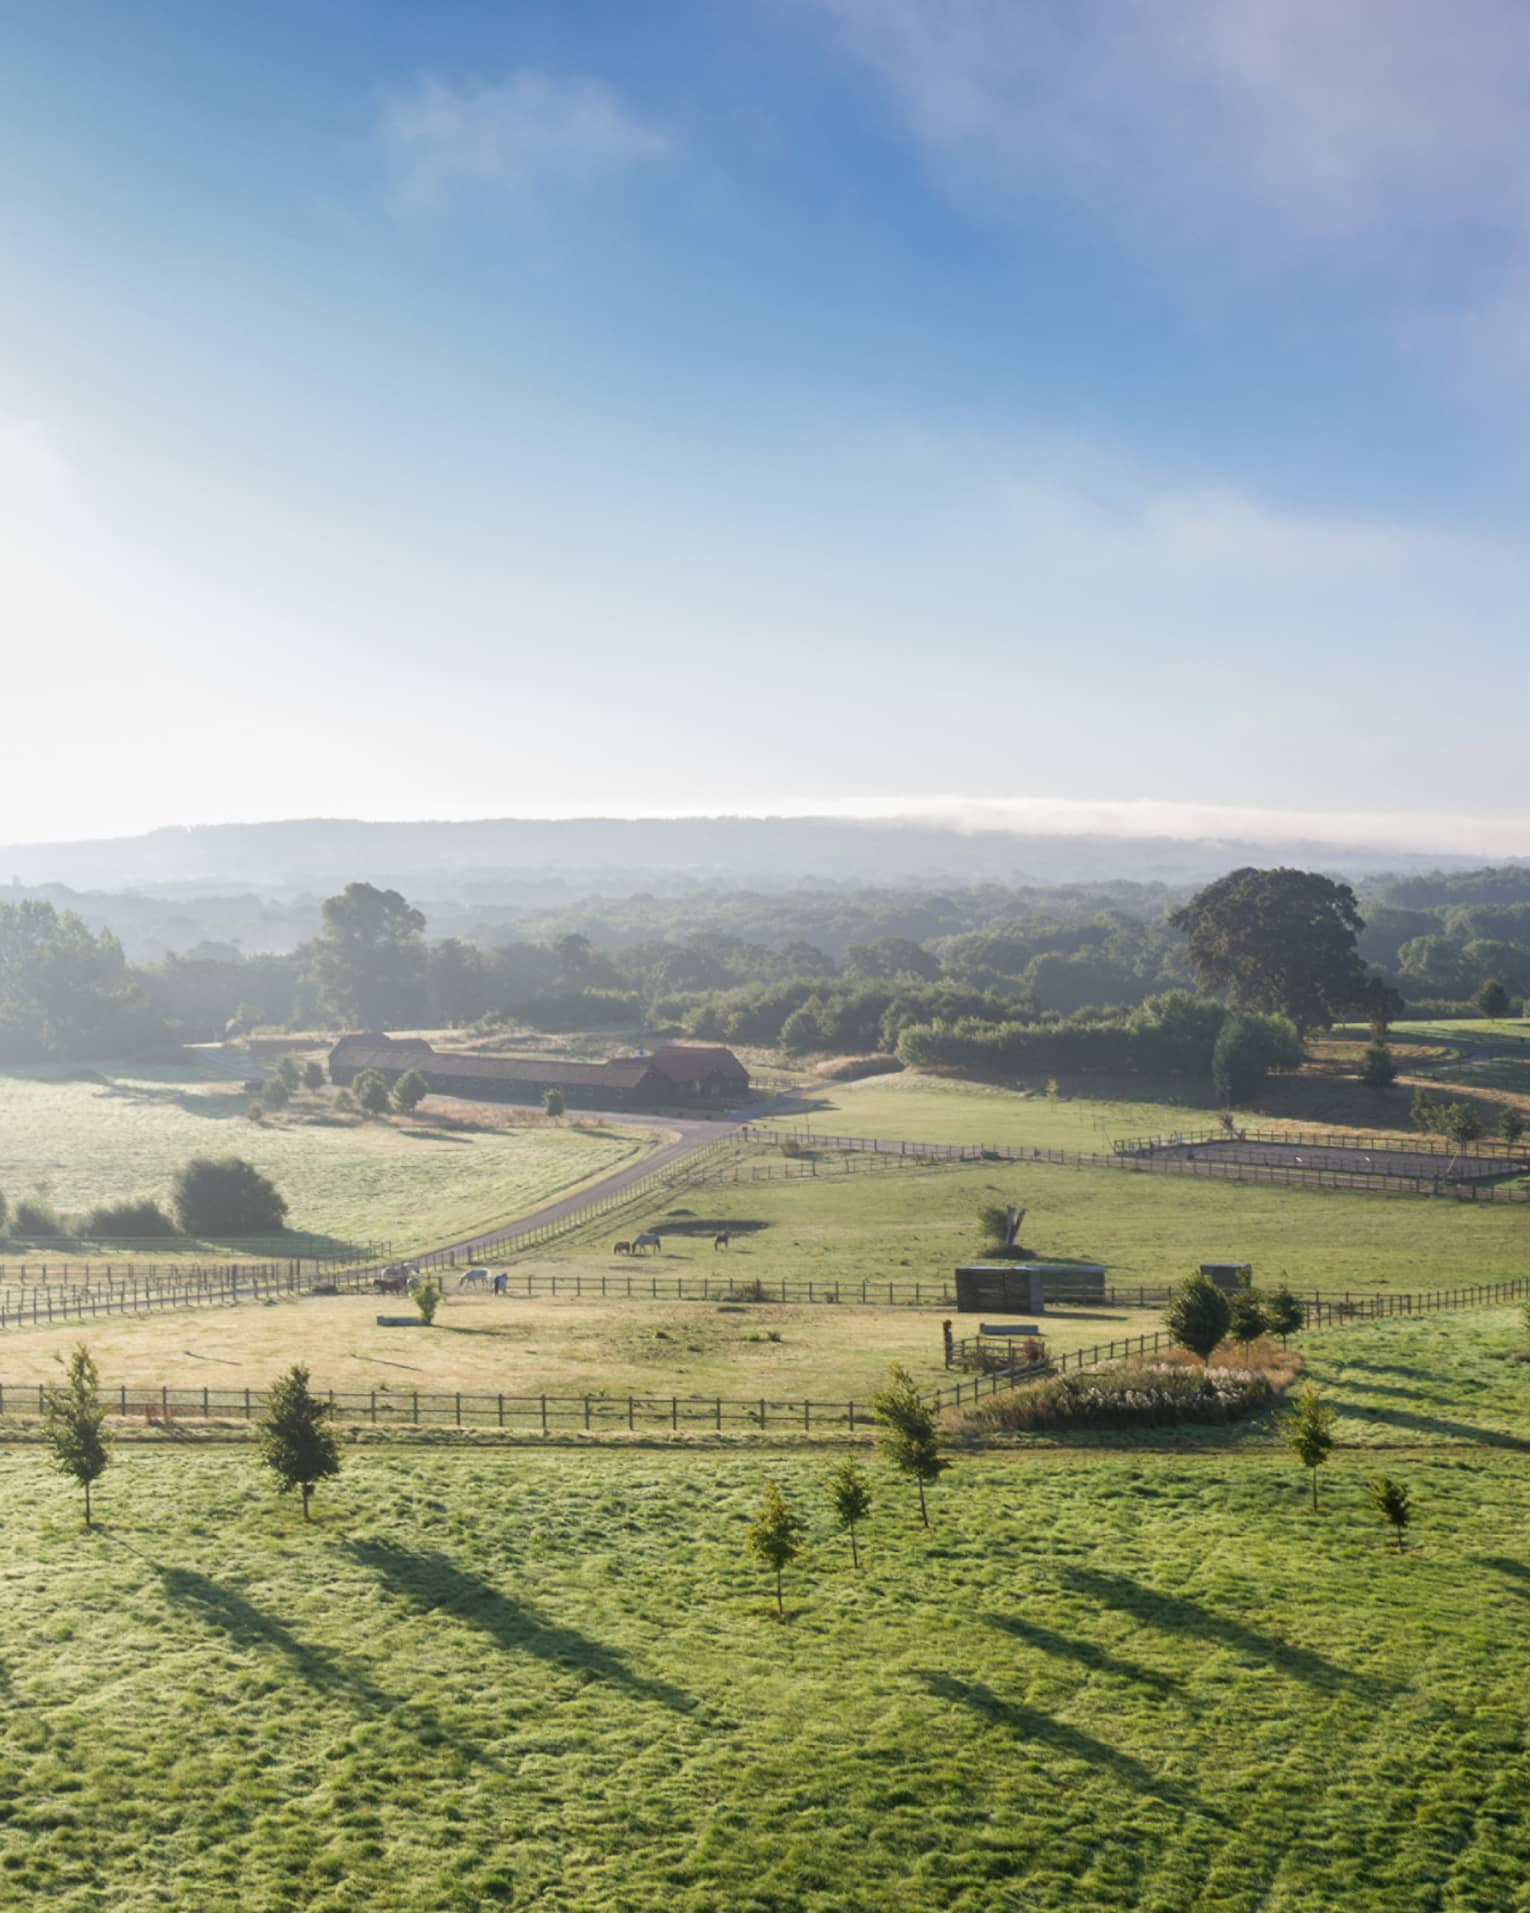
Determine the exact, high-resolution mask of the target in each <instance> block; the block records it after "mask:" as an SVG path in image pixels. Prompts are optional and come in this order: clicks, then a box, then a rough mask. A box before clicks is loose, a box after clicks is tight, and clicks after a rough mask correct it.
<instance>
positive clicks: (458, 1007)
mask: <svg viewBox="0 0 1530 1913" xmlns="http://www.w3.org/2000/svg"><path fill="white" fill-rule="evenodd" d="M1239 874H1241V875H1250V874H1252V875H1258V874H1259V873H1239ZM1286 874H1287V875H1288V876H1290V877H1292V878H1298V877H1300V878H1301V881H1303V882H1305V883H1306V884H1308V885H1312V886H1318V887H1319V888H1318V890H1316V891H1314V892H1313V895H1314V896H1315V897H1317V899H1318V901H1317V905H1316V906H1315V907H1316V910H1317V914H1318V915H1319V916H1321V915H1322V914H1323V912H1324V911H1326V910H1328V909H1329V906H1330V905H1331V904H1332V905H1334V910H1335V912H1336V914H1334V915H1333V920H1332V922H1331V923H1330V926H1329V927H1330V929H1331V930H1332V931H1333V934H1334V939H1335V941H1334V943H1333V949H1332V950H1331V951H1329V952H1327V954H1322V953H1321V952H1316V946H1313V945H1312V944H1311V942H1310V939H1311V936H1312V934H1313V933H1312V921H1314V920H1315V919H1313V918H1311V913H1310V912H1309V913H1308V914H1307V915H1303V914H1302V910H1305V909H1306V905H1303V906H1301V909H1299V910H1298V913H1297V917H1296V918H1294V919H1293V921H1292V923H1291V924H1290V925H1287V926H1285V928H1282V927H1281V926H1280V925H1279V924H1278V923H1277V922H1276V919H1275V918H1274V917H1269V916H1264V917H1261V916H1259V914H1258V913H1259V911H1260V910H1262V909H1264V907H1265V906H1264V904H1262V903H1259V904H1249V903H1248V902H1247V900H1245V902H1244V904H1243V905H1242V906H1240V907H1243V908H1244V909H1245V910H1246V911H1252V913H1253V914H1251V915H1249V918H1248V921H1249V924H1250V925H1251V926H1252V930H1253V932H1254V944H1255V946H1256V967H1258V966H1259V965H1263V964H1267V959H1268V958H1269V953H1270V951H1271V950H1276V951H1277V952H1278V949H1279V946H1280V941H1281V938H1282V936H1285V935H1287V934H1288V933H1289V936H1290V937H1291V938H1294V939H1295V942H1294V944H1293V947H1292V949H1291V951H1290V952H1289V953H1288V954H1289V957H1290V961H1289V963H1288V965H1287V974H1288V982H1287V983H1286V984H1285V985H1283V986H1281V987H1278V988H1275V989H1274V990H1273V991H1272V990H1268V989H1263V988H1262V986H1259V985H1258V984H1257V981H1251V980H1250V978H1249V977H1247V976H1244V977H1241V978H1240V976H1239V974H1238V973H1237V972H1236V970H1235V969H1223V970H1219V969H1218V968H1217V966H1216V962H1215V961H1214V960H1213V961H1211V962H1209V963H1208V961H1207V958H1206V952H1205V950H1199V951H1198V949H1197V942H1196V934H1195V932H1194V930H1193V928H1192V925H1191V923H1190V921H1189V916H1190V912H1191V910H1192V909H1193V908H1194V907H1195V902H1196V901H1197V900H1198V899H1201V898H1207V897H1211V896H1213V895H1214V894H1216V893H1217V892H1218V890H1219V886H1218V885H1212V886H1209V887H1208V888H1207V889H1205V890H1203V891H1201V892H1199V893H1197V899H1196V900H1192V899H1191V898H1190V897H1188V896H1187V895H1182V894H1176V893H1173V892H1169V891H1166V890H1164V889H1163V888H1162V887H1160V886H1156V885H1143V886H1135V885H1131V884H1123V883H1110V884H1102V885H1075V886H1067V887H1054V888H1050V889H1044V890H1043V889H1037V890H1009V889H1004V888H1001V887H998V886H983V887H980V888H976V889H969V890H949V891H935V890H930V889H925V888H916V887H910V888H908V889H904V890H892V889H866V890H860V891H840V890H824V889H818V888H813V887H809V886H805V887H803V888H801V889H799V890H796V891H792V892H788V893H783V894H781V895H764V894H758V895H756V894H737V893H730V894H726V895H711V896H706V897H691V898H685V899H676V898H656V897H651V896H640V897H633V898H630V899H627V900H626V901H624V902H620V901H618V902H613V901H611V900H610V899H599V900H597V901H594V902H592V903H591V904H590V905H589V906H588V907H587V908H586V909H584V910H582V911H581V910H569V911H563V912H560V913H559V914H558V915H556V916H551V917H539V918H533V919H531V920H530V922H529V932H532V933H528V934H526V935H524V936H519V937H516V938H513V939H508V940H496V939H494V938H492V937H490V936H487V935H485V936H481V937H471V938H470V937H461V936H447V937H432V936H431V935H430V929H431V925H430V922H429V921H428V918H427V914H426V912H425V911H424V910H422V909H418V908H415V907H414V906H413V905H412V904H411V903H409V902H408V901H407V900H406V899H405V898H403V897H402V896H400V895H399V894H398V893H397V892H395V891H388V890H378V889H376V888H374V887H373V886H372V885H370V884H352V885H349V886H348V887H347V888H346V889H345V890H344V891H343V892H341V893H339V894H338V895H336V896H333V897H330V898H328V899H327V900H325V901H324V902H323V904H322V905H321V906H320V911H319V921H320V928H319V932H318V934H317V935H316V936H314V937H311V938H309V939H308V940H307V941H305V942H303V943H301V944H299V945H298V946H297V947H296V948H294V949H291V950H286V951H280V952H263V953H259V954H254V955H246V954H244V953H243V952H242V951H241V950H240V949H239V948H238V947H236V945H235V944H234V943H232V942H220V941H213V940H207V939H203V940H202V941H199V942H197V943H195V944H193V945H191V946H190V947H188V948H187V949H186V950H184V951H181V952H174V953H171V954H169V955H166V956H165V957H163V958H162V959H161V960H159V961H157V962H153V963H138V964H134V963H130V962H129V961H128V959H127V957H126V955H125V954H124V950H123V947H122V945H121V943H120V942H119V941H118V939H117V938H116V936H115V935H114V934H113V932H112V931H111V930H110V929H109V928H93V927H91V926H90V925H89V924H87V923H86V922H85V921H84V920H82V918H81V917H80V915H79V914H78V913H76V912H74V911H72V910H70V909H68V908H63V907H60V905H59V903H58V902H56V901H54V900H51V899H43V898H37V897H29V898H25V899H23V900H21V901H20V902H16V903H0V1059H3V1060H6V1061H10V1062H33V1061H40V1060H46V1059H49V1058H70V1057H76V1058H77V1057H84V1056H93V1055H108V1054H115V1055H142V1054H150V1053H154V1052H155V1051H163V1050H165V1049H167V1048H169V1047H171V1046H173V1045H174V1044H176V1043H179V1042H184V1041H209V1040H214V1039H216V1038H218V1037H221V1036H224V1035H226V1034H228V1033H231V1032H233V1033H239V1032H248V1031H253V1030H257V1029H286V1028H341V1027H349V1028H355V1027H387V1028H400V1027H405V1028H407V1027H475V1026H476V1027H481V1028H484V1029H487V1030H493V1029H495V1028H499V1027H506V1028H510V1027H528V1028H532V1029H537V1030H542V1031H552V1032H556V1031H573V1030H580V1031H600V1030H609V1031H612V1032H613V1033H614V1032H617V1031H622V1032H628V1031H635V1030H639V1029H648V1030H657V1029H663V1030H671V1031H678V1032H683V1033H684V1034H687V1035H689V1036H692V1037H696V1038H701V1039H708V1040H717V1041H726V1042H732V1043H738V1044H745V1045H760V1046H769V1047H773V1048H774V1047H779V1048H781V1049H783V1050H785V1051H786V1052H787V1053H789V1054H799V1055H806V1054H813V1053H830V1054H848V1053H856V1054H859V1053H870V1052H881V1053H888V1052H897V1053H898V1054H899V1055H901V1056H902V1057H903V1058H904V1060H906V1061H909V1062H914V1063H927V1064H943V1065H946V1066H954V1067H965V1068H973V1069H981V1070H984V1071H985V1072H991V1071H998V1072H1000V1073H1005V1074H1009V1073H1021V1072H1028V1071H1043V1072H1049V1071H1054V1070H1078V1069H1111V1070H1121V1069H1148V1068H1160V1067H1164V1066H1166V1062H1167V1057H1168V1055H1169V1054H1170V1053H1171V1052H1172V1053H1173V1054H1174V1055H1175V1056H1176V1057H1177V1058H1179V1059H1180V1060H1179V1061H1178V1062H1176V1063H1174V1064H1170V1065H1167V1066H1169V1067H1193V1068H1195V1069H1197V1070H1198V1069H1200V1068H1201V1067H1202V1066H1203V1065H1204V1064H1206V1063H1207V1062H1208V1061H1209V1056H1210V1051H1211V1048H1212V1047H1213V1046H1214V1045H1215V1043H1216V1041H1217V1037H1218V1027H1217V1024H1216V1018H1215V1017H1214V1018H1213V1019H1212V1020H1211V1021H1210V1022H1208V1021H1207V1020H1205V1018H1202V1020H1201V1021H1200V1022H1198V1023H1195V1024H1194V1029H1193V1034H1192V1033H1191V1024H1190V1023H1187V1021H1186V1019H1185V1016H1184V1013H1183V1011H1182V1007H1181V999H1183V998H1184V993H1185V992H1193V991H1195V990H1196V989H1197V987H1199V989H1200V991H1201V994H1202V996H1203V997H1209V998H1211V999H1212V1000H1213V1002H1214V1003H1220V1004H1221V1005H1222V1006H1223V1007H1224V1008H1225V1007H1227V1006H1231V1007H1233V1008H1236V1009H1238V1010H1240V1011H1243V1012H1247V1013H1251V1014H1262V1015H1266V1016H1269V1015H1274V1016H1284V1017H1286V1018H1287V1019H1288V1020H1289V1021H1290V1022H1291V1023H1293V1024H1294V1025H1296V1026H1297V1027H1298V1028H1299V1029H1303V1030H1305V1029H1308V1028H1312V1027H1318V1026H1321V1025H1322V1024H1324V1023H1326V1022H1328V1021H1331V1020H1333V1018H1334V1017H1337V1016H1340V1015H1359V1014H1363V1015H1368V1016H1371V1017H1372V1019H1373V1020H1375V1014H1376V1006H1377V1004H1378V1003H1379V1004H1381V1005H1382V1006H1383V1009H1382V1013H1381V1015H1380V1019H1379V1020H1380V1021H1381V1022H1382V1023H1385V1022H1386V1021H1387V1020H1388V1018H1389V1017H1391V1016H1395V1015H1396V1014H1398V1013H1399V1011H1400V1006H1401V1003H1402V1001H1404V1000H1405V1001H1406V1003H1407V1005H1408V1007H1409V1008H1410V1009H1412V1010H1414V1011H1415V1012H1424V1013H1429V1014H1449V1013H1451V1012H1452V1011H1456V1012H1459V1013H1465V1012H1467V1011H1469V1010H1470V1009H1471V998H1472V997H1473V996H1474V994H1477V993H1479V992H1480V991H1481V990H1482V988H1483V986H1484V985H1485V984H1487V983H1489V982H1492V981H1496V982H1497V983H1498V984H1499V985H1501V987H1502V993H1503V998H1504V999H1505V1001H1506V1002H1507V1001H1513V1002H1516V1003H1517V1001H1518V1000H1519V999H1520V998H1521V997H1522V996H1524V995H1526V994H1530V871H1527V870H1524V869H1521V868H1519V867H1514V868H1511V869H1503V870H1482V871H1478V872H1475V873H1464V874H1463V873H1455V874H1448V875H1441V876H1437V877H1408V878H1402V879H1398V880H1396V881H1393V882H1389V883H1382V884H1378V885H1376V886H1373V887H1372V888H1371V889H1370V890H1369V891H1363V892H1362V893H1361V894H1360V895H1359V897H1355V896H1353V895H1352V893H1351V892H1350V891H1349V890H1348V888H1347V887H1346V886H1343V885H1335V884H1331V883H1329V881H1328V880H1327V879H1324V878H1321V877H1303V876H1302V873H1286ZM1232 881H1233V879H1230V878H1229V879H1223V880H1221V884H1222V885H1226V884H1228V883H1231V882H1232ZM1336 899H1338V900H1341V901H1340V902H1339V903H1337V904H1335V903H1334V900H1336ZM1343 899H1347V900H1348V901H1347V902H1343V901H1342V900H1343ZM124 901H125V903H126V902H128V901H130V900H124ZM1330 961H1332V962H1333V963H1334V964H1337V965H1338V968H1337V969H1335V970H1334V971H1333V973H1332V975H1331V976H1330V977H1329V981H1328V982H1327V984H1326V985H1325V988H1326V989H1327V996H1326V997H1324V996H1323V995H1321V993H1320V994H1319V996H1318V998H1317V999H1316V1000H1313V1001H1308V1000H1307V998H1306V997H1305V996H1304V995H1303V993H1302V991H1301V989H1299V988H1298V987H1297V984H1296V983H1295V982H1294V981H1290V980H1289V979H1294V978H1296V977H1298V976H1299V975H1310V974H1318V973H1321V972H1322V969H1323V965H1324V964H1325V963H1329V962H1330ZM1314 965H1316V969H1314ZM1346 965H1348V966H1349V967H1345V966H1346ZM1387 991H1390V992H1391V994H1390V995H1385V994H1384V993H1385V992H1387ZM1367 992H1371V993H1373V994H1372V995H1371V996H1369V997H1368V996H1367ZM1377 992H1381V993H1383V994H1382V995H1376V994H1374V993H1377ZM1309 994H1310V992H1309ZM1189 1000H1193V999H1189ZM1166 1006H1167V1007H1166ZM1165 1030H1170V1031H1173V1032H1175V1034H1174V1035H1172V1036H1165V1035H1164V1034H1163V1032H1164V1031H1165ZM1266 1036H1267V1037H1268V1032H1266ZM1269 1041H1270V1045H1271V1060H1275V1058H1276V1057H1277V1055H1278V1053H1279V1052H1280V1050H1281V1048H1282V1043H1281V1042H1279V1041H1275V1040H1274V1039H1269ZM1187 1046H1188V1047H1187Z"/></svg>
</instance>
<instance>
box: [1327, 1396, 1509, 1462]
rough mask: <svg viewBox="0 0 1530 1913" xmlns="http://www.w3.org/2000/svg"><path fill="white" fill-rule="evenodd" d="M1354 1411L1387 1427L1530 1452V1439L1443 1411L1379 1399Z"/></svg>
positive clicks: (1363, 1417) (1361, 1404) (1362, 1404)
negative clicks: (1388, 1405) (1394, 1405)
mask: <svg viewBox="0 0 1530 1913" xmlns="http://www.w3.org/2000/svg"><path fill="white" fill-rule="evenodd" d="M1356 1413H1357V1414H1358V1415H1359V1416H1360V1417H1361V1419H1363V1420H1365V1421H1372V1422H1380V1423H1381V1424H1382V1425H1383V1426H1384V1427H1387V1428H1405V1429H1407V1430H1408V1431H1409V1433H1410V1434H1419V1435H1448V1436H1450V1437H1451V1438H1452V1439H1453V1440H1455V1441H1465V1442H1473V1443H1475V1444H1476V1445H1477V1446H1479V1447H1482V1448H1505V1449H1507V1450H1508V1451H1509V1452H1510V1453H1511V1454H1516V1455H1522V1454H1527V1453H1530V1441H1526V1440H1525V1439H1524V1438H1523V1436H1520V1435H1505V1434H1502V1433H1500V1431H1499V1430H1498V1429H1496V1428H1479V1427H1478V1426H1477V1424H1476V1423H1475V1422H1469V1421H1447V1420H1446V1419H1445V1417H1444V1416H1443V1415H1419V1414H1415V1413H1414V1412H1413V1411H1412V1410H1411V1409H1407V1408H1386V1407H1383V1406H1382V1405H1381V1404H1380V1403H1379V1402H1362V1403H1357V1404H1356Z"/></svg>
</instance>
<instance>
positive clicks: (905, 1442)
mask: <svg viewBox="0 0 1530 1913" xmlns="http://www.w3.org/2000/svg"><path fill="white" fill-rule="evenodd" d="M871 1410H872V1413H873V1414H874V1415H875V1416H876V1418H877V1421H878V1424H879V1426H878V1428H877V1446H878V1448H880V1449H881V1451H882V1454H883V1456H884V1458H885V1459H886V1460H888V1461H890V1462H891V1463H892V1465H893V1467H894V1468H896V1469H897V1470H898V1472H899V1474H902V1475H907V1476H908V1478H909V1479H910V1480H911V1481H913V1482H915V1483H917V1485H918V1488H919V1519H920V1520H921V1521H922V1522H923V1524H924V1525H925V1527H928V1526H929V1525H930V1511H929V1508H928V1506H927V1505H926V1503H925V1498H924V1491H925V1489H926V1488H927V1487H930V1486H932V1485H933V1484H934V1483H935V1482H937V1481H939V1479H940V1477H941V1476H942V1475H943V1474H944V1473H945V1471H946V1469H947V1468H949V1467H950V1466H951V1461H950V1457H949V1456H947V1455H943V1454H942V1453H941V1452H940V1430H939V1429H938V1428H937V1427H936V1425H935V1417H934V1415H933V1414H931V1412H930V1410H929V1408H928V1407H927V1406H926V1404H925V1403H924V1402H923V1401H922V1400H921V1399H920V1396H919V1387H918V1384H917V1383H916V1382H915V1380H914V1378H913V1376H912V1375H910V1374H909V1372H908V1370H907V1369H906V1368H903V1367H901V1366H899V1365H898V1364H897V1363H894V1364H893V1366H892V1368H891V1369H890V1370H889V1371H888V1377H887V1386H886V1387H885V1388H883V1389H879V1390H878V1391H877V1393H876V1394H874V1395H873V1396H872V1398H871Z"/></svg>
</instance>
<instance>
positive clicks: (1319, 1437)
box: [1280, 1382, 1338, 1511]
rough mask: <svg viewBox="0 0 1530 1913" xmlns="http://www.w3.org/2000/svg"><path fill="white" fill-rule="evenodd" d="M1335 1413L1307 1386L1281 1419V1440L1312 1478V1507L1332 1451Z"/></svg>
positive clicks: (1315, 1503) (1312, 1388)
mask: <svg viewBox="0 0 1530 1913" xmlns="http://www.w3.org/2000/svg"><path fill="white" fill-rule="evenodd" d="M1337 1420H1338V1415H1337V1414H1336V1412H1335V1411H1334V1410H1333V1409H1332V1408H1330V1407H1329V1405H1328V1403H1327V1402H1325V1401H1324V1400H1323V1397H1322V1396H1321V1395H1320V1394H1319V1393H1318V1391H1317V1389H1316V1388H1314V1387H1313V1385H1312V1383H1311V1382H1308V1383H1307V1385H1306V1387H1305V1388H1303V1390H1302V1392H1301V1393H1300V1394H1299V1395H1298V1396H1297V1398H1296V1406H1295V1408H1293V1409H1292V1411H1291V1413H1290V1414H1289V1415H1284V1416H1282V1417H1281V1421H1280V1438H1281V1440H1282V1441H1283V1442H1284V1443H1285V1444H1286V1446H1287V1448H1289V1449H1290V1451H1291V1453H1292V1454H1293V1455H1295V1457H1296V1459H1297V1460H1298V1461H1299V1462H1300V1463H1301V1464H1302V1466H1303V1467H1304V1468H1306V1469H1307V1470H1309V1472H1310V1473H1311V1475H1312V1506H1313V1509H1314V1511H1315V1510H1316V1508H1317V1505H1318V1486H1317V1482H1318V1469H1319V1468H1321V1467H1322V1465H1323V1463H1324V1462H1325V1461H1327V1459H1328V1457H1329V1455H1330V1454H1331V1453H1332V1451H1333V1427H1334V1423H1335V1422H1336V1421H1337Z"/></svg>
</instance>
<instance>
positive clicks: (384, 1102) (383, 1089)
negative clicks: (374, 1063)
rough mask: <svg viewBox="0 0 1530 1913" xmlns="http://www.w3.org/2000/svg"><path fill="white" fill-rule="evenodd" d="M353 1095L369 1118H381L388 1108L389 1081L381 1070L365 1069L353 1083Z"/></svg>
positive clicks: (358, 1105)
mask: <svg viewBox="0 0 1530 1913" xmlns="http://www.w3.org/2000/svg"><path fill="white" fill-rule="evenodd" d="M351 1094H352V1095H353V1096H354V1097H355V1099H356V1105H357V1107H358V1108H359V1109H364V1110H365V1111H366V1113H367V1114H368V1115H369V1116H380V1115H381V1114H382V1113H383V1111H384V1110H385V1109H386V1108H387V1107H388V1079H387V1077H386V1076H384V1075H383V1073H382V1072H381V1070H376V1069H364V1070H362V1071H361V1073H360V1075H359V1076H357V1078H356V1080H355V1082H354V1083H352V1085H351Z"/></svg>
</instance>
